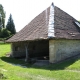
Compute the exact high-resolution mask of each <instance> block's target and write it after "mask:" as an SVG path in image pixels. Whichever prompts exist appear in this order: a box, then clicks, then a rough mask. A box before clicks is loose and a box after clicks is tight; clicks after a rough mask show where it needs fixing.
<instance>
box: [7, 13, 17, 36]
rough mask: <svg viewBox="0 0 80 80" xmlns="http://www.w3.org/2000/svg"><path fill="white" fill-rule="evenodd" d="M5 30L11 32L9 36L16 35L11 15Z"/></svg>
mask: <svg viewBox="0 0 80 80" xmlns="http://www.w3.org/2000/svg"><path fill="white" fill-rule="evenodd" d="M6 29H7V30H9V31H10V32H11V34H15V33H16V29H15V25H14V22H13V19H12V15H11V14H10V16H9V19H8V22H7V25H6Z"/></svg>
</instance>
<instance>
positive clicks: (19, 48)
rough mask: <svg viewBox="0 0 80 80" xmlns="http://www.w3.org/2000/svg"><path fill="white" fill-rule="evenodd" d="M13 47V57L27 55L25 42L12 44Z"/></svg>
mask: <svg viewBox="0 0 80 80" xmlns="http://www.w3.org/2000/svg"><path fill="white" fill-rule="evenodd" d="M11 47H12V48H11V49H12V54H11V55H12V56H13V57H25V56H26V49H25V43H24V42H17V43H12V44H11Z"/></svg>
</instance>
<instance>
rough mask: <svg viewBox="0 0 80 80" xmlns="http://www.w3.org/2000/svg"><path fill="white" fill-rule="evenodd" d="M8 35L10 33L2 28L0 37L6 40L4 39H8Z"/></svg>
mask: <svg viewBox="0 0 80 80" xmlns="http://www.w3.org/2000/svg"><path fill="white" fill-rule="evenodd" d="M10 34H11V32H10V31H9V30H7V29H6V28H3V29H2V30H1V32H0V37H1V38H6V37H9V36H10Z"/></svg>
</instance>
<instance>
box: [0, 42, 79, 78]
mask: <svg viewBox="0 0 80 80" xmlns="http://www.w3.org/2000/svg"><path fill="white" fill-rule="evenodd" d="M9 52H10V44H4V43H0V73H2V74H3V75H4V77H3V78H2V79H0V80H80V59H79V58H73V59H71V60H66V61H63V62H60V63H56V64H50V65H47V66H42V67H39V66H33V65H31V64H25V62H24V61H21V60H17V59H13V58H9V57H6V54H7V53H9ZM14 64H21V65H25V66H27V67H26V68H24V67H21V66H17V65H14Z"/></svg>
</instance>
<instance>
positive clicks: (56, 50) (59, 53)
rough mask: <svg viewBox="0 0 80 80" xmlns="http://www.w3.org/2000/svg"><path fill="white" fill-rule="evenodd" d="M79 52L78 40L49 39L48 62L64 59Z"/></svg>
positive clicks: (79, 42)
mask: <svg viewBox="0 0 80 80" xmlns="http://www.w3.org/2000/svg"><path fill="white" fill-rule="evenodd" d="M79 53H80V40H50V41H49V57H50V62H51V63H54V62H57V61H61V60H64V59H66V58H68V57H71V56H74V55H77V54H79Z"/></svg>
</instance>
